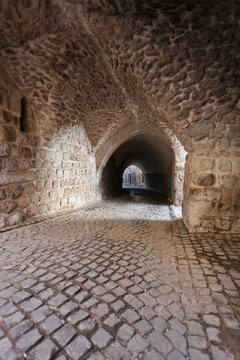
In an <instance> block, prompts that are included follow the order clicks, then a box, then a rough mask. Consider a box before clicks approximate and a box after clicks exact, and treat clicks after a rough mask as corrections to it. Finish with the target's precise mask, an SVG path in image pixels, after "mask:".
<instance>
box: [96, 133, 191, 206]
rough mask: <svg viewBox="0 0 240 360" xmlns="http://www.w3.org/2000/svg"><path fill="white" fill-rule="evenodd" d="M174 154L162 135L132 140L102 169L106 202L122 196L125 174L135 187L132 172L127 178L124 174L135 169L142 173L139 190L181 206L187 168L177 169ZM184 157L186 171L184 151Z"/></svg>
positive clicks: (114, 154)
mask: <svg viewBox="0 0 240 360" xmlns="http://www.w3.org/2000/svg"><path fill="white" fill-rule="evenodd" d="M175 152H176V149H174V148H173V147H172V145H171V143H170V141H169V140H168V139H167V137H166V136H165V135H163V134H158V135H154V134H150V133H141V134H134V135H132V136H130V137H129V138H128V139H126V140H125V141H123V142H122V143H121V144H120V145H119V146H118V147H117V148H116V149H115V151H113V153H112V154H110V155H109V158H108V160H107V161H106V165H105V166H104V167H103V169H102V175H101V179H100V189H101V192H102V196H103V198H107V199H111V198H113V197H116V196H119V195H122V194H123V190H124V186H123V175H124V174H125V180H126V182H128V185H130V186H133V185H134V184H133V183H132V181H131V180H130V176H131V174H130V172H129V174H128V176H129V178H127V173H125V171H126V169H131V168H130V167H132V166H135V167H137V168H138V169H140V171H141V172H142V184H141V185H140V183H139V185H137V184H135V185H136V186H143V187H144V188H147V189H150V190H153V191H155V192H156V194H158V195H159V196H161V198H162V199H164V200H169V201H170V202H171V203H173V204H176V205H181V203H182V199H183V193H182V186H183V171H184V168H180V167H179V166H177V165H179V164H177V159H176V157H177V156H176V153H175ZM179 156H180V154H178V157H179ZM181 156H182V164H183V167H184V164H185V151H184V152H182V155H181ZM132 169H133V168H132ZM180 172H181V176H180ZM134 176H136V175H134ZM129 180H130V181H129ZM179 190H180V191H179ZM179 193H181V194H180V195H179Z"/></svg>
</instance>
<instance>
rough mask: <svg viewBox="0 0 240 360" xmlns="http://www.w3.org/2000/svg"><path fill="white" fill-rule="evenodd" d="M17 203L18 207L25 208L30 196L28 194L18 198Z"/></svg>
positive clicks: (29, 202)
mask: <svg viewBox="0 0 240 360" xmlns="http://www.w3.org/2000/svg"><path fill="white" fill-rule="evenodd" d="M17 204H18V206H19V207H20V208H22V209H25V208H26V207H28V206H29V205H30V204H31V198H30V196H22V197H20V198H19V199H17Z"/></svg>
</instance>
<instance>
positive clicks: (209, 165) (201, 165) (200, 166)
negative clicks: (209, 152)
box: [192, 158, 216, 173]
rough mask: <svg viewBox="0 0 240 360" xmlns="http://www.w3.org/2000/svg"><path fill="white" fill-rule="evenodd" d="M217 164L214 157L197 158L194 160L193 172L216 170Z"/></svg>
mask: <svg viewBox="0 0 240 360" xmlns="http://www.w3.org/2000/svg"><path fill="white" fill-rule="evenodd" d="M215 165H216V161H215V160H214V159H207V158H204V159H199V158H195V159H194V160H193V161H192V171H193V172H198V173H199V172H205V171H211V170H214V168H215Z"/></svg>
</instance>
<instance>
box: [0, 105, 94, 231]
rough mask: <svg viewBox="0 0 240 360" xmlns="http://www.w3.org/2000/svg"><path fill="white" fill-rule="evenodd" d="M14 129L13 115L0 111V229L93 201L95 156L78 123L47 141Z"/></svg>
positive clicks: (17, 121)
mask: <svg viewBox="0 0 240 360" xmlns="http://www.w3.org/2000/svg"><path fill="white" fill-rule="evenodd" d="M32 121H33V120H32ZM20 127H21V126H20V113H18V111H16V110H15V109H12V108H10V109H8V110H6V109H4V110H3V109H0V167H1V174H0V228H3V227H9V226H10V227H11V226H13V225H15V224H18V223H20V222H22V221H24V220H25V219H27V218H32V217H36V216H46V215H49V214H55V213H57V212H59V211H68V210H73V209H77V208H79V207H80V206H83V205H85V204H89V203H91V202H93V201H96V200H97V198H98V192H97V190H96V189H95V186H96V166H95V157H94V156H93V154H92V153H91V146H90V143H89V140H88V139H87V136H86V133H85V131H84V128H83V125H82V124H79V125H75V126H72V127H70V126H69V128H68V129H61V130H57V131H56V132H55V133H54V134H53V135H52V139H51V140H50V141H46V140H44V139H43V138H41V137H40V136H39V135H38V134H37V133H36V132H35V133H34V132H25V131H21V130H20Z"/></svg>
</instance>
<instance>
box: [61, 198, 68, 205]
mask: <svg viewBox="0 0 240 360" xmlns="http://www.w3.org/2000/svg"><path fill="white" fill-rule="evenodd" d="M67 205H68V198H63V199H61V207H65V206H67Z"/></svg>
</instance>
